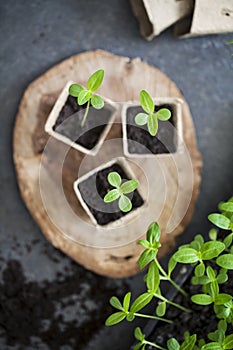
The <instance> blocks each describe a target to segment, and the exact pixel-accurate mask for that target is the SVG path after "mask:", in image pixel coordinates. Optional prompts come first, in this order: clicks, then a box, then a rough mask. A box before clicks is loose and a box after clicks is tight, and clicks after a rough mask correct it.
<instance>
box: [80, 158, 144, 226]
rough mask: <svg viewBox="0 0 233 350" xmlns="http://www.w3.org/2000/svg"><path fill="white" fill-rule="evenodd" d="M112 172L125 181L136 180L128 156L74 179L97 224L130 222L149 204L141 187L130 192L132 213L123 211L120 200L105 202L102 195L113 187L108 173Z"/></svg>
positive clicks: (83, 204) (115, 224) (87, 209)
mask: <svg viewBox="0 0 233 350" xmlns="http://www.w3.org/2000/svg"><path fill="white" fill-rule="evenodd" d="M113 171H115V172H117V173H118V174H119V175H120V176H121V178H122V180H131V179H136V177H135V175H134V173H133V172H132V169H131V167H130V166H129V164H128V162H127V161H126V159H125V158H123V157H118V158H115V159H113V160H112V161H110V162H108V163H106V164H104V165H101V166H99V167H97V168H95V169H93V170H92V171H90V172H88V173H87V174H85V175H84V176H82V177H80V178H79V179H78V180H76V181H75V182H74V191H75V193H76V195H77V197H78V199H79V201H80V203H81V205H82V206H83V208H84V210H85V211H86V213H87V214H88V215H89V217H90V219H91V221H92V222H93V223H94V225H96V226H99V225H100V226H102V227H104V228H113V227H116V226H118V225H122V224H127V223H128V222H130V221H132V220H133V219H134V218H136V217H137V216H138V215H139V214H140V213H141V211H142V210H143V209H145V207H146V205H145V203H146V198H145V196H144V195H143V194H142V193H141V191H140V187H139V189H136V190H135V191H134V192H133V193H132V194H130V195H129V198H130V199H131V202H132V209H131V211H130V212H126V213H124V212H122V211H120V209H119V208H118V200H116V201H114V202H112V203H105V202H104V200H103V198H104V196H105V195H106V193H107V191H108V190H111V189H113V187H112V186H111V185H110V184H109V183H108V180H107V176H108V174H109V173H110V172H113ZM139 186H140V185H139Z"/></svg>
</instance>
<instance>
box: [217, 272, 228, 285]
mask: <svg viewBox="0 0 233 350" xmlns="http://www.w3.org/2000/svg"><path fill="white" fill-rule="evenodd" d="M227 280H228V276H227V274H226V273H220V274H219V275H218V276H217V281H218V284H223V283H225V282H226V281H227Z"/></svg>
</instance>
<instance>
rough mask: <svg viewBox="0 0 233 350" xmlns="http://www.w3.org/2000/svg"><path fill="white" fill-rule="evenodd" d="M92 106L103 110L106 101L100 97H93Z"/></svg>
mask: <svg viewBox="0 0 233 350" xmlns="http://www.w3.org/2000/svg"><path fill="white" fill-rule="evenodd" d="M91 105H92V107H94V108H95V109H101V108H103V106H104V100H103V99H102V97H100V96H98V95H93V96H92V98H91Z"/></svg>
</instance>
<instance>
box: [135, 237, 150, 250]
mask: <svg viewBox="0 0 233 350" xmlns="http://www.w3.org/2000/svg"><path fill="white" fill-rule="evenodd" d="M138 244H140V245H141V246H143V247H144V248H146V249H148V248H149V247H150V243H149V242H148V241H146V240H145V239H140V240H139V241H138Z"/></svg>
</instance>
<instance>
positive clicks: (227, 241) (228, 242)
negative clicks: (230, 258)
mask: <svg viewBox="0 0 233 350" xmlns="http://www.w3.org/2000/svg"><path fill="white" fill-rule="evenodd" d="M232 239H233V233H230V234H229V235H227V236H226V238H224V241H223V243H224V244H225V247H226V248H229V247H230V245H231V244H232Z"/></svg>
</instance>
